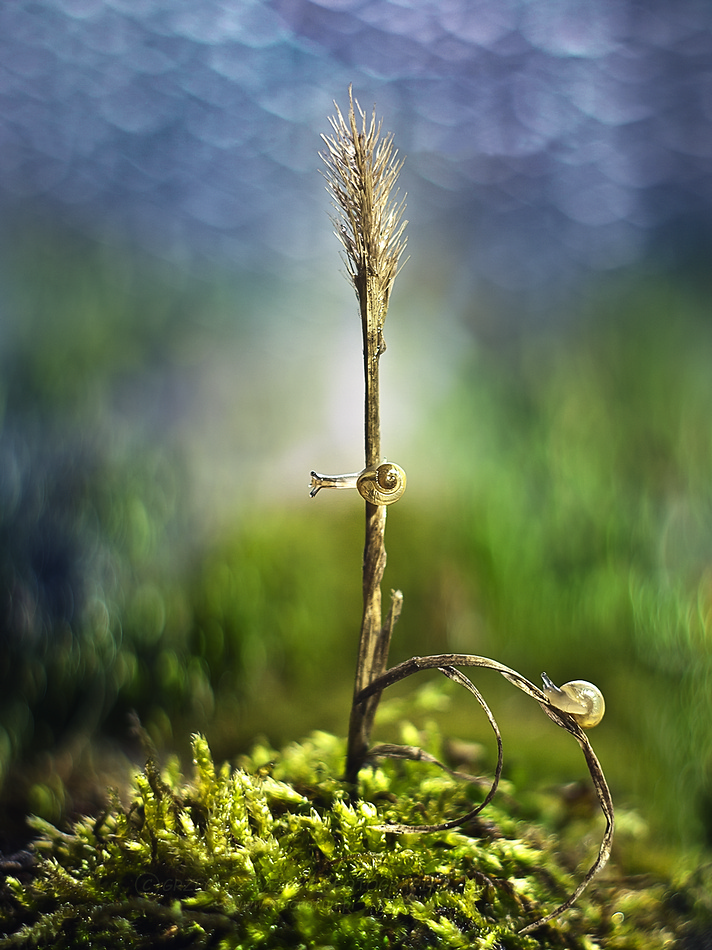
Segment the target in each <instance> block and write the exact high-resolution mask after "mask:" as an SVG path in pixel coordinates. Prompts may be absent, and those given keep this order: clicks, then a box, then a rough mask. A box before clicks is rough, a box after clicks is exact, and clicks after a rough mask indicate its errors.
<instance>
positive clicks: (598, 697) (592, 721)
mask: <svg viewBox="0 0 712 950" xmlns="http://www.w3.org/2000/svg"><path fill="white" fill-rule="evenodd" d="M541 678H542V680H543V681H544V691H543V692H544V695H545V696H546V698H547V699H548V700H549V702H550V703H551V704H552V705H553V706H556V708H557V709H561V710H562V711H563V712H566V713H569V715H571V716H573V718H574V719H575V720H576V722H577V723H578V724H579V726H582V727H583V728H584V729H591V728H592V727H593V726H597V725H598V724H599V722H600V721H601V719H603V714H604V713H605V711H606V703H605V701H604V699H603V693H602V692H601V691H600V689H599V688H598V687H597V686H594V685H593V683H589V682H587V681H586V680H571V681H570V682H569V683H564V685H563V686H556V685H555V684H554V683H552V681H551V680H550V679H549V677H548V676H547V675H546V673H542V674H541Z"/></svg>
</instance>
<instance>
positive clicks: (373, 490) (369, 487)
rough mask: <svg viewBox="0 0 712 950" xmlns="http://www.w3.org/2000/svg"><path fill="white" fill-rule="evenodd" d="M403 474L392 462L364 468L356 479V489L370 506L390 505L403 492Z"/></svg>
mask: <svg viewBox="0 0 712 950" xmlns="http://www.w3.org/2000/svg"><path fill="white" fill-rule="evenodd" d="M405 483H406V478H405V472H404V471H403V469H402V468H401V467H400V465H396V464H395V463H394V462H382V463H381V464H380V465H379V466H378V468H366V469H364V470H363V471H362V472H361V474H360V475H359V476H358V478H357V479H356V487H357V488H358V490H359V492H360V494H361V495H362V497H363V498H365V499H366V501H368V502H370V503H371V504H372V505H392V504H393V502H394V501H398V499H399V498H400V497H401V495H402V494H403V492H404V491H405Z"/></svg>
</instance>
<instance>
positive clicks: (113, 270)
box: [0, 0, 712, 849]
mask: <svg viewBox="0 0 712 950" xmlns="http://www.w3.org/2000/svg"><path fill="white" fill-rule="evenodd" d="M711 27H712V10H711V9H710V7H709V4H707V3H705V2H699V0H679V2H677V3H675V4H671V3H668V2H663V0H652V2H651V0H645V2H644V3H643V2H640V0H585V2H583V0H478V2H474V0H313V2H310V0H221V2H218V0H190V2H188V0H35V2H28V0H15V2H13V3H6V4H3V5H2V7H1V8H0V367H1V370H0V778H1V781H2V793H1V794H2V802H3V815H4V816H5V817H6V819H7V820H6V823H5V828H6V829H8V828H10V827H12V822H13V820H17V821H20V820H21V817H22V816H23V815H24V813H25V812H26V811H27V810H28V809H29V810H32V811H34V812H39V813H40V814H42V815H44V816H45V817H48V818H50V819H52V820H58V819H59V818H60V817H61V816H62V814H64V813H66V812H68V811H72V810H74V811H76V810H81V809H88V808H92V807H96V804H95V803H96V801H97V800H98V798H100V797H101V793H102V791H103V785H102V782H103V778H104V776H105V774H109V775H110V774H111V771H112V766H111V762H112V756H113V755H114V750H115V749H116V748H117V747H120V748H126V750H127V751H128V752H129V753H131V748H132V747H131V743H130V740H129V726H128V720H127V715H128V711H129V710H130V709H135V710H136V711H137V712H138V714H139V716H140V718H141V721H142V722H143V723H144V725H145V726H146V727H147V728H148V730H149V732H150V734H151V735H152V737H153V738H154V740H155V741H156V743H157V744H158V745H159V747H161V748H162V749H177V750H179V751H184V750H185V749H186V748H187V738H188V735H189V733H190V732H192V731H197V730H201V731H205V732H206V734H207V735H208V738H209V739H210V742H211V744H212V747H213V750H214V752H215V754H216V756H233V755H235V754H236V753H237V752H240V751H243V750H244V749H246V748H248V747H249V745H250V744H251V741H252V739H253V738H254V737H255V736H257V735H265V736H267V737H268V738H269V739H270V741H272V742H273V743H275V744H276V743H280V742H285V741H290V740H294V739H299V738H301V737H302V736H304V735H306V734H307V733H308V732H309V731H310V730H312V729H317V728H318V729H331V730H334V731H336V732H337V733H339V734H343V733H344V732H345V730H346V723H347V718H348V708H349V701H350V693H351V689H352V677H353V669H354V661H355V655H356V647H357V637H358V629H359V624H360V610H361V607H360V584H361V580H360V563H361V551H362V543H363V542H362V538H363V527H362V521H363V510H362V505H361V504H360V502H359V499H358V497H356V495H355V494H354V496H353V497H351V496H350V495H348V494H345V496H344V495H341V494H338V495H329V494H327V493H322V494H320V495H319V496H318V497H317V498H316V499H313V500H310V499H309V498H308V481H309V471H310V470H311V469H312V468H316V469H317V470H319V471H323V472H334V473H336V472H341V471H347V472H348V471H356V470H358V469H359V468H360V467H361V466H362V458H363V437H362V408H361V406H362V398H363V396H362V393H363V382H362V376H361V341H360V325H359V320H358V314H357V306H356V300H355V297H354V295H353V291H352V289H351V288H350V286H349V284H348V283H347V282H346V281H345V280H344V275H343V270H344V268H343V265H342V264H341V262H340V260H339V247H338V242H337V241H336V239H335V238H334V236H333V234H332V225H331V224H330V222H329V219H328V212H329V210H330V209H329V201H328V196H327V194H326V192H325V189H324V181H323V179H322V177H321V176H320V173H319V168H320V161H319V158H318V155H317V152H318V150H319V148H320V145H321V141H320V135H321V133H323V132H328V131H329V126H328V121H327V119H328V116H329V115H331V114H333V111H334V106H333V100H334V99H336V100H337V101H338V103H339V104H340V106H341V107H342V109H343V108H345V107H346V103H347V101H348V86H349V84H350V83H352V84H353V89H354V94H355V96H356V97H357V99H358V100H359V102H360V103H361V105H362V106H363V107H364V109H365V110H366V111H367V112H368V113H370V111H371V109H372V108H373V106H374V104H375V105H376V108H377V111H378V114H379V115H380V116H383V117H384V128H385V129H386V130H389V131H392V132H393V133H394V134H395V142H396V146H397V147H398V149H399V151H400V154H401V155H404V156H407V158H406V164H405V167H404V170H403V172H402V175H401V182H400V184H401V189H402V192H404V193H405V192H407V203H408V210H407V217H408V218H409V220H410V224H409V226H408V229H407V233H408V237H409V247H408V252H409V254H410V261H409V263H408V264H407V265H406V266H405V268H404V270H403V271H402V273H401V275H400V276H399V278H398V280H397V282H396V286H395V291H394V295H393V297H392V302H391V308H390V313H389V317H388V321H387V324H386V338H387V341H388V352H387V354H386V356H385V357H384V359H383V360H382V362H381V375H382V388H383V393H382V418H383V446H384V450H385V452H386V454H387V455H388V457H389V458H391V459H393V460H395V461H398V462H399V463H400V464H402V465H403V466H404V468H405V469H406V470H407V472H408V478H409V488H408V493H407V494H406V496H405V497H404V499H403V500H402V501H401V502H400V504H399V505H398V506H396V507H395V508H393V509H391V512H390V513H389V528H388V535H387V547H388V551H389V565H388V569H387V572H386V578H385V582H384V589H385V590H386V591H387V590H388V589H389V588H390V587H399V588H401V589H402V590H403V593H404V595H405V606H404V611H403V615H402V619H401V621H400V623H399V625H398V627H397V629H396V633H395V637H394V643H393V648H392V654H391V657H392V660H393V662H396V661H399V660H402V659H405V658H407V657H408V656H410V655H413V654H417V653H440V652H447V651H458V652H472V653H481V654H485V655H489V656H492V657H494V658H496V659H498V660H500V661H501V662H504V663H506V664H508V665H510V666H513V667H515V668H516V669H518V670H520V671H521V672H522V673H524V674H525V675H526V676H528V677H529V678H530V679H532V680H534V681H538V678H539V674H540V672H541V671H542V670H546V671H547V673H548V674H549V675H550V676H551V677H552V678H553V679H554V680H555V681H556V682H563V681H565V680H568V679H574V678H585V679H590V680H593V681H594V682H596V683H597V684H598V685H599V686H600V687H601V688H602V689H603V690H604V693H605V695H606V700H607V708H608V712H607V717H606V719H605V720H604V723H603V724H602V725H601V726H600V727H599V729H598V730H597V731H596V732H595V733H594V734H593V736H592V739H593V740H594V743H595V746H596V748H597V750H598V751H599V755H600V758H601V760H602V763H603V765H604V768H605V770H606V772H607V774H608V775H609V778H610V781H611V784H612V787H613V792H614V798H615V799H616V801H618V802H621V803H627V804H630V805H632V806H634V807H635V808H637V810H638V812H639V813H640V815H641V816H642V818H643V820H644V822H646V823H647V824H648V825H649V826H650V827H651V828H652V829H653V830H654V831H655V833H656V836H657V839H656V840H657V841H658V843H659V845H660V847H663V845H664V846H665V847H670V848H672V849H680V848H689V847H698V846H702V847H705V848H706V847H708V846H710V845H711V844H712V775H711V769H712V656H711V651H710V641H711V637H712V374H711V373H710V365H711V362H710V361H711V359H712V350H711V348H710V346H711V344H712V340H711V339H710V337H711V335H712V325H711V319H710V305H709V300H710V291H711V289H712V288H711V287H710V284H711V283H712V281H711V280H710V275H711V273H712V272H711V270H710V266H709V256H710V248H711V245H712V66H711V65H710V64H712V31H711ZM433 676H434V674H432V675H431V678H432V677H433ZM423 679H424V681H425V679H426V676H425V674H424V675H423ZM477 682H478V685H480V686H481V688H482V689H483V691H484V692H485V695H487V696H488V697H489V698H490V699H491V702H492V705H493V708H494V709H495V712H496V714H497V715H498V717H499V718H500V721H501V725H502V731H503V734H504V737H505V755H506V762H507V770H508V775H510V777H512V778H514V779H515V780H516V781H517V783H518V784H519V785H520V786H524V787H526V786H528V785H530V784H532V783H534V784H536V783H547V782H548V783H554V782H567V781H570V780H572V779H576V778H579V777H582V776H583V774H584V769H585V766H584V763H583V761H582V760H581V758H580V754H579V752H578V750H577V749H576V748H572V746H571V744H570V743H569V742H567V741H566V740H567V738H568V737H567V736H565V735H563V734H562V735H558V734H554V733H556V732H557V731H556V730H555V729H554V727H553V726H552V725H551V723H549V721H548V720H547V719H546V718H545V717H544V716H543V715H542V714H541V713H540V711H539V710H538V709H537V708H532V704H531V703H530V702H527V701H526V697H524V696H521V695H519V694H517V695H513V694H514V693H516V691H515V690H513V689H512V687H511V686H509V685H508V684H506V683H504V682H499V677H495V675H494V674H490V673H487V671H482V672H481V673H480V674H478V676H477ZM412 683H413V681H410V682H409V684H408V685H407V690H410V689H412V688H413V687H412V686H411V684H412ZM407 690H403V691H402V693H403V694H404V693H405V692H407ZM442 721H443V728H444V729H445V731H446V732H447V733H448V734H451V735H456V736H458V737H461V738H465V739H478V740H482V741H484V742H485V743H488V744H490V745H491V743H489V738H488V736H487V729H486V723H485V722H484V721H483V717H481V716H478V715H477V711H476V710H475V709H474V708H472V706H471V705H470V703H469V699H468V698H467V697H466V698H464V699H462V698H460V697H457V698H455V697H453V700H452V705H451V711H450V712H449V713H445V714H444V716H443V720H442ZM107 750H108V751H107ZM488 754H489V759H488V760H486V761H485V763H484V765H483V768H486V767H487V765H488V764H489V766H491V765H492V762H493V759H494V755H493V752H492V750H491V749H490V750H489V753H488ZM5 838H7V840H8V841H10V839H11V835H10V833H9V832H8V831H6V832H5Z"/></svg>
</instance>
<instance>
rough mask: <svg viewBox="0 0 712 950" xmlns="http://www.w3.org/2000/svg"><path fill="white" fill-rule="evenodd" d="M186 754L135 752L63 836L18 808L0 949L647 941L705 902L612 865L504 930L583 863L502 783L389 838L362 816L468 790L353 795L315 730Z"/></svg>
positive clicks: (673, 929)
mask: <svg viewBox="0 0 712 950" xmlns="http://www.w3.org/2000/svg"><path fill="white" fill-rule="evenodd" d="M193 752H194V761H195V775H194V778H193V780H192V781H186V780H185V779H184V778H183V776H182V775H181V773H180V770H179V767H178V763H177V761H175V760H173V761H171V762H170V763H169V764H168V765H167V766H166V767H165V768H164V769H162V770H161V769H159V768H158V766H157V764H156V761H155V760H154V759H153V758H150V759H149V761H148V763H147V765H146V767H145V769H143V770H142V771H139V772H137V773H136V775H135V776H134V781H133V787H132V790H131V796H130V801H129V804H128V806H126V805H124V804H122V803H121V801H120V800H119V795H118V793H113V795H112V799H111V802H110V807H109V809H108V810H107V811H106V813H104V814H103V815H101V816H99V817H98V818H91V819H90V818H84V819H81V820H80V821H78V822H76V823H75V824H74V825H73V826H72V828H71V829H70V830H69V831H66V832H65V831H60V830H58V829H57V828H55V827H54V826H52V825H50V824H48V823H47V822H44V821H41V820H39V819H33V820H32V823H33V827H34V829H35V832H36V833H37V835H38V837H37V839H36V841H35V842H34V844H33V845H32V852H31V853H32V856H33V857H32V859H29V857H27V859H26V860H25V862H24V866H23V861H22V857H21V856H14V858H13V860H6V861H5V862H4V865H5V870H6V872H8V871H12V870H13V866H14V873H9V874H7V876H6V877H5V880H4V883H3V886H2V892H1V894H0V928H1V931H0V932H1V933H2V935H3V937H4V939H2V940H0V946H1V947H39V948H43V947H52V948H53V950H63V948H75V947H79V946H91V947H92V948H114V947H116V946H122V947H131V948H134V947H135V948H142V947H146V948H148V947H220V948H245V950H247V948H253V947H254V948H264V950H271V948H283V947H303V948H307V947H309V948H311V947H314V948H316V947H319V948H327V947H333V948H344V950H346V948H349V950H350V948H353V950H371V948H374V950H375V948H385V947H404V948H405V947H407V948H413V950H416V948H421V947H422V948H426V947H433V946H436V947H474V948H485V947H487V948H507V950H509V948H522V950H524V948H531V950H533V948H538V947H551V948H554V947H556V948H561V947H566V948H570V950H594V948H597V947H606V948H611V950H613V948H615V950H642V948H645V950H656V948H663V947H670V946H674V945H680V946H681V945H682V944H681V943H680V941H681V940H683V939H684V940H688V939H689V940H692V941H693V942H691V943H689V944H688V945H689V946H694V939H695V933H701V928H702V927H703V926H704V921H703V917H704V913H705V912H707V913H708V915H709V910H710V908H709V905H707V906H703V905H705V903H706V902H705V899H704V896H703V895H704V889H703V885H702V883H701V882H699V881H696V882H693V881H692V880H690V882H688V883H687V884H686V885H681V884H680V883H679V882H674V881H672V880H668V881H661V880H659V881H654V880H652V878H650V877H649V876H648V877H646V878H645V880H643V879H642V878H641V877H640V876H637V877H636V878H635V879H626V878H625V877H624V875H623V874H622V873H621V872H620V871H618V870H617V869H616V868H615V866H613V867H609V868H608V869H607V870H606V872H604V874H603V875H601V877H600V878H599V879H598V880H597V882H596V883H595V884H594V885H593V886H592V887H591V889H590V891H589V892H588V893H587V895H585V896H584V898H582V899H581V900H580V901H579V903H578V904H577V905H576V906H575V907H574V908H573V909H572V910H570V911H568V912H567V913H566V915H565V917H564V918H563V919H562V920H560V921H558V922H555V923H551V924H547V925H545V926H543V927H541V928H540V929H539V930H537V931H534V932H532V933H529V934H520V933H518V931H519V930H520V929H521V928H522V927H523V926H525V925H526V924H528V923H531V922H532V921H534V920H536V919H537V918H538V917H541V916H543V915H544V914H546V913H548V912H549V911H550V910H551V909H552V908H553V907H554V906H556V905H557V904H558V903H560V902H561V901H562V900H563V899H564V898H565V897H566V896H567V894H568V893H570V892H571V891H572V890H573V888H574V886H575V883H576V878H575V875H576V874H579V878H580V873H581V872H580V871H576V869H575V868H573V867H569V866H568V860H567V856H566V852H567V849H566V847H563V850H562V854H561V855H559V854H557V851H559V849H560V848H561V841H560V840H559V839H558V838H556V837H554V836H553V835H552V833H551V831H550V830H547V829H546V828H545V827H544V826H542V825H540V824H539V825H538V824H533V823H532V822H531V821H528V820H526V821H525V820H524V819H522V818H517V817H513V813H516V811H517V808H516V806H515V805H514V799H513V798H512V797H511V790H509V793H508V792H507V790H505V791H504V793H503V794H502V795H501V796H500V795H498V799H501V800H504V801H505V803H506V810H505V808H503V807H501V806H495V807H489V808H488V810H487V817H486V818H484V817H482V818H479V819H477V820H475V821H473V822H470V823H469V824H468V825H467V826H465V827H463V828H461V829H459V830H457V831H448V832H441V833H436V834H407V835H395V834H392V833H390V832H384V831H383V830H380V829H379V827H378V826H381V825H383V824H384V823H388V822H401V823H416V822H417V823H422V822H424V821H442V820H447V819H449V818H453V817H455V816H456V815H457V814H460V813H463V812H465V811H467V810H468V809H469V808H471V807H472V803H473V801H476V800H477V798H478V796H480V797H481V796H484V794H485V792H484V790H483V788H482V787H481V786H480V785H478V784H477V783H464V784H463V783H461V782H457V781H455V780H454V779H453V778H451V777H449V776H448V775H445V774H442V773H439V772H437V773H435V772H434V771H433V770H432V769H431V768H429V767H424V766H422V765H420V764H416V763H413V762H402V761H400V762H398V763H392V762H386V763H384V764H382V765H381V764H378V765H375V766H373V767H369V768H365V769H364V770H363V771H362V775H361V787H360V794H361V797H360V798H359V800H357V801H354V802H352V801H350V799H349V796H348V794H347V789H346V788H345V786H344V785H343V784H342V783H341V782H339V781H338V780H337V779H336V778H335V777H334V776H337V775H339V774H340V772H341V769H342V768H343V761H344V746H343V743H342V741H341V740H339V739H336V738H335V737H333V736H331V735H328V734H326V733H316V734H314V735H313V736H311V737H310V738H309V739H308V740H307V741H305V742H303V743H301V744H293V745H291V746H289V747H288V748H286V749H285V750H284V751H282V752H279V753H278V752H276V751H275V750H273V749H271V748H269V747H268V746H265V745H262V746H257V747H256V748H255V749H254V750H253V752H252V754H251V755H250V756H249V757H245V758H243V759H241V760H240V762H239V767H233V766H231V765H230V764H227V763H226V764H224V765H223V766H222V767H221V768H220V769H219V770H216V768H215V766H214V764H213V760H212V757H211V754H210V750H209V748H208V744H207V742H206V740H205V739H204V738H203V737H201V736H195V737H194V739H193ZM592 821H593V819H592ZM581 857H582V856H581V854H578V855H577V859H580V858H581ZM708 919H709V918H708Z"/></svg>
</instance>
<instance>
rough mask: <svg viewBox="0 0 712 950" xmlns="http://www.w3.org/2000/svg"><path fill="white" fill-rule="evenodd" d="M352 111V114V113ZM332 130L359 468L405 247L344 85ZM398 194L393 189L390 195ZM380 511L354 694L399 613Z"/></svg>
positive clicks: (371, 523)
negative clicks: (356, 353)
mask: <svg viewBox="0 0 712 950" xmlns="http://www.w3.org/2000/svg"><path fill="white" fill-rule="evenodd" d="M357 113H358V118H357ZM330 121H331V127H332V130H333V135H330V136H322V138H323V140H324V143H325V145H326V152H325V153H324V154H322V158H323V160H324V162H325V164H326V168H327V172H326V180H327V188H328V190H329V192H330V194H331V196H332V199H333V203H334V207H335V209H336V212H337V214H336V216H335V218H334V219H333V221H334V225H335V227H336V234H337V236H338V238H339V240H340V241H341V243H342V244H343V247H344V251H345V262H346V267H347V270H348V276H349V278H350V280H351V282H352V284H353V286H354V289H355V291H356V296H357V297H358V301H359V309H360V313H361V328H362V335H363V361H364V362H363V367H364V384H365V397H364V442H365V462H366V468H369V467H372V466H376V465H378V463H379V462H380V461H381V421H380V392H379V375H378V369H379V361H380V358H381V355H382V354H383V352H384V350H385V348H386V346H385V342H384V339H383V325H384V323H385V319H386V312H387V310H388V300H389V297H390V292H391V288H392V286H393V281H394V280H395V278H396V275H397V273H398V268H399V259H400V256H401V253H402V251H403V249H404V247H405V238H404V236H403V230H404V228H405V222H404V221H403V222H402V221H401V217H402V214H403V208H404V205H403V203H402V202H401V203H400V204H399V203H398V202H397V201H395V200H393V198H392V195H393V194H394V192H393V189H394V186H395V183H396V181H397V178H398V174H399V172H400V169H401V166H402V162H399V161H397V152H394V151H393V139H392V136H386V137H385V138H381V125H380V123H378V124H377V123H376V115H375V111H374V113H373V115H372V116H371V119H370V121H367V119H366V115H365V113H364V112H363V110H362V109H361V107H360V106H359V104H358V102H356V101H355V100H354V98H353V93H352V91H351V89H350V88H349V114H348V122H347V121H346V120H345V119H344V117H343V115H342V114H341V111H340V110H339V107H338V106H336V116H335V117H333V118H332V119H331V120H330ZM396 194H397V193H396ZM385 531H386V508H385V507H384V506H381V505H373V504H371V503H370V502H368V501H367V502H366V540H365V544H364V552H363V616H362V621H361V636H360V640H359V651H358V660H357V665H356V678H355V683H354V696H356V695H358V694H359V693H360V692H362V690H363V689H365V688H366V687H367V686H368V685H369V683H370V682H371V681H372V680H373V679H375V678H376V677H377V676H379V675H380V674H381V673H383V671H384V670H385V668H386V664H387V660H388V646H389V642H390V635H391V631H392V629H393V623H394V622H395V619H396V618H397V615H398V613H399V612H400V601H401V600H402V597H401V598H400V600H399V603H398V608H397V610H396V609H395V606H394V608H393V609H392V611H391V613H390V614H389V618H390V619H389V621H387V622H386V623H385V624H384V623H383V619H382V608H381V580H382V578H383V572H384V570H385V567H386V547H385ZM378 700H379V696H378V695H377V694H375V695H372V696H371V697H369V699H368V700H367V701H366V702H365V703H355V702H354V704H353V705H352V708H351V719H350V722H349V738H348V748H347V761H346V780H347V781H348V782H350V783H352V784H355V782H356V779H357V777H358V773H359V770H360V768H361V765H362V764H363V761H364V759H365V757H366V753H367V751H368V744H369V737H370V732H371V727H372V724H373V719H374V716H375V713H376V708H377V706H378Z"/></svg>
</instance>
